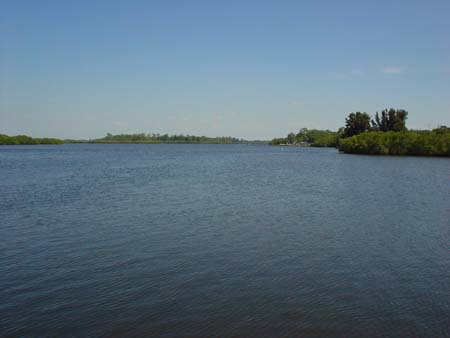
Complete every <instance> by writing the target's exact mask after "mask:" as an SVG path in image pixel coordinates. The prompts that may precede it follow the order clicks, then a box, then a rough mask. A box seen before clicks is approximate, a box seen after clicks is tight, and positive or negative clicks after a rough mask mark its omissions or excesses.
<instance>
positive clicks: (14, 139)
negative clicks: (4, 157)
mask: <svg viewBox="0 0 450 338" xmlns="http://www.w3.org/2000/svg"><path fill="white" fill-rule="evenodd" d="M62 143H63V141H62V140H59V139H56V138H33V137H30V136H27V135H17V136H8V135H3V134H0V145H7V144H11V145H19V144H62Z"/></svg>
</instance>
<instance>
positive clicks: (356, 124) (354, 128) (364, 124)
mask: <svg viewBox="0 0 450 338" xmlns="http://www.w3.org/2000/svg"><path fill="white" fill-rule="evenodd" d="M369 130H370V116H369V114H367V113H361V112H356V113H350V114H349V115H348V117H347V118H346V119H345V129H344V134H343V137H351V136H354V135H358V134H361V133H364V132H366V131H369Z"/></svg>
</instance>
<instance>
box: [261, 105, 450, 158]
mask: <svg viewBox="0 0 450 338" xmlns="http://www.w3.org/2000/svg"><path fill="white" fill-rule="evenodd" d="M407 117H408V112H407V111H405V110H403V109H398V110H396V109H392V108H391V109H385V110H383V111H382V112H381V114H378V112H377V113H376V114H375V116H374V117H373V118H371V117H370V115H369V114H367V113H361V112H356V113H351V114H349V115H348V117H347V118H346V119H345V127H342V128H340V129H339V130H338V131H336V132H333V131H330V130H317V129H306V128H302V129H300V131H299V132H298V133H297V134H295V133H289V134H288V135H287V137H285V138H275V139H273V140H272V141H271V142H270V144H272V145H284V146H312V147H336V148H337V149H339V150H340V151H342V152H344V153H349V154H368V155H413V156H450V128H448V127H446V126H440V127H438V128H436V129H433V130H408V129H407V128H406V119H407Z"/></svg>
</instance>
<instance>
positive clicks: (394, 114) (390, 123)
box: [372, 108, 408, 131]
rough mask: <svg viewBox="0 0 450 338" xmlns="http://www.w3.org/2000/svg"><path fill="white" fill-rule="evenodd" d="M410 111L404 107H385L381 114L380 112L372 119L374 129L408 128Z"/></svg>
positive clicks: (395, 129)
mask: <svg viewBox="0 0 450 338" xmlns="http://www.w3.org/2000/svg"><path fill="white" fill-rule="evenodd" d="M407 118H408V112H407V111H405V110H403V109H397V110H396V109H393V108H391V109H389V110H388V109H384V110H383V111H382V112H381V118H380V115H378V112H377V113H376V114H375V118H374V119H373V120H372V130H379V131H403V130H406V119H407Z"/></svg>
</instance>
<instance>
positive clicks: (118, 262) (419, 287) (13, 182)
mask: <svg viewBox="0 0 450 338" xmlns="http://www.w3.org/2000/svg"><path fill="white" fill-rule="evenodd" d="M449 178H450V160H449V159H444V158H414V157H370V156H358V155H344V154H339V153H337V152H336V151H335V150H333V149H314V148H282V147H269V146H253V145H63V146H12V147H9V146H3V147H1V148H0V193H1V194H0V236H1V241H0V336H1V337H386V336H389V337H450V318H449V314H450V250H449V247H450V245H449V243H450V189H449Z"/></svg>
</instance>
